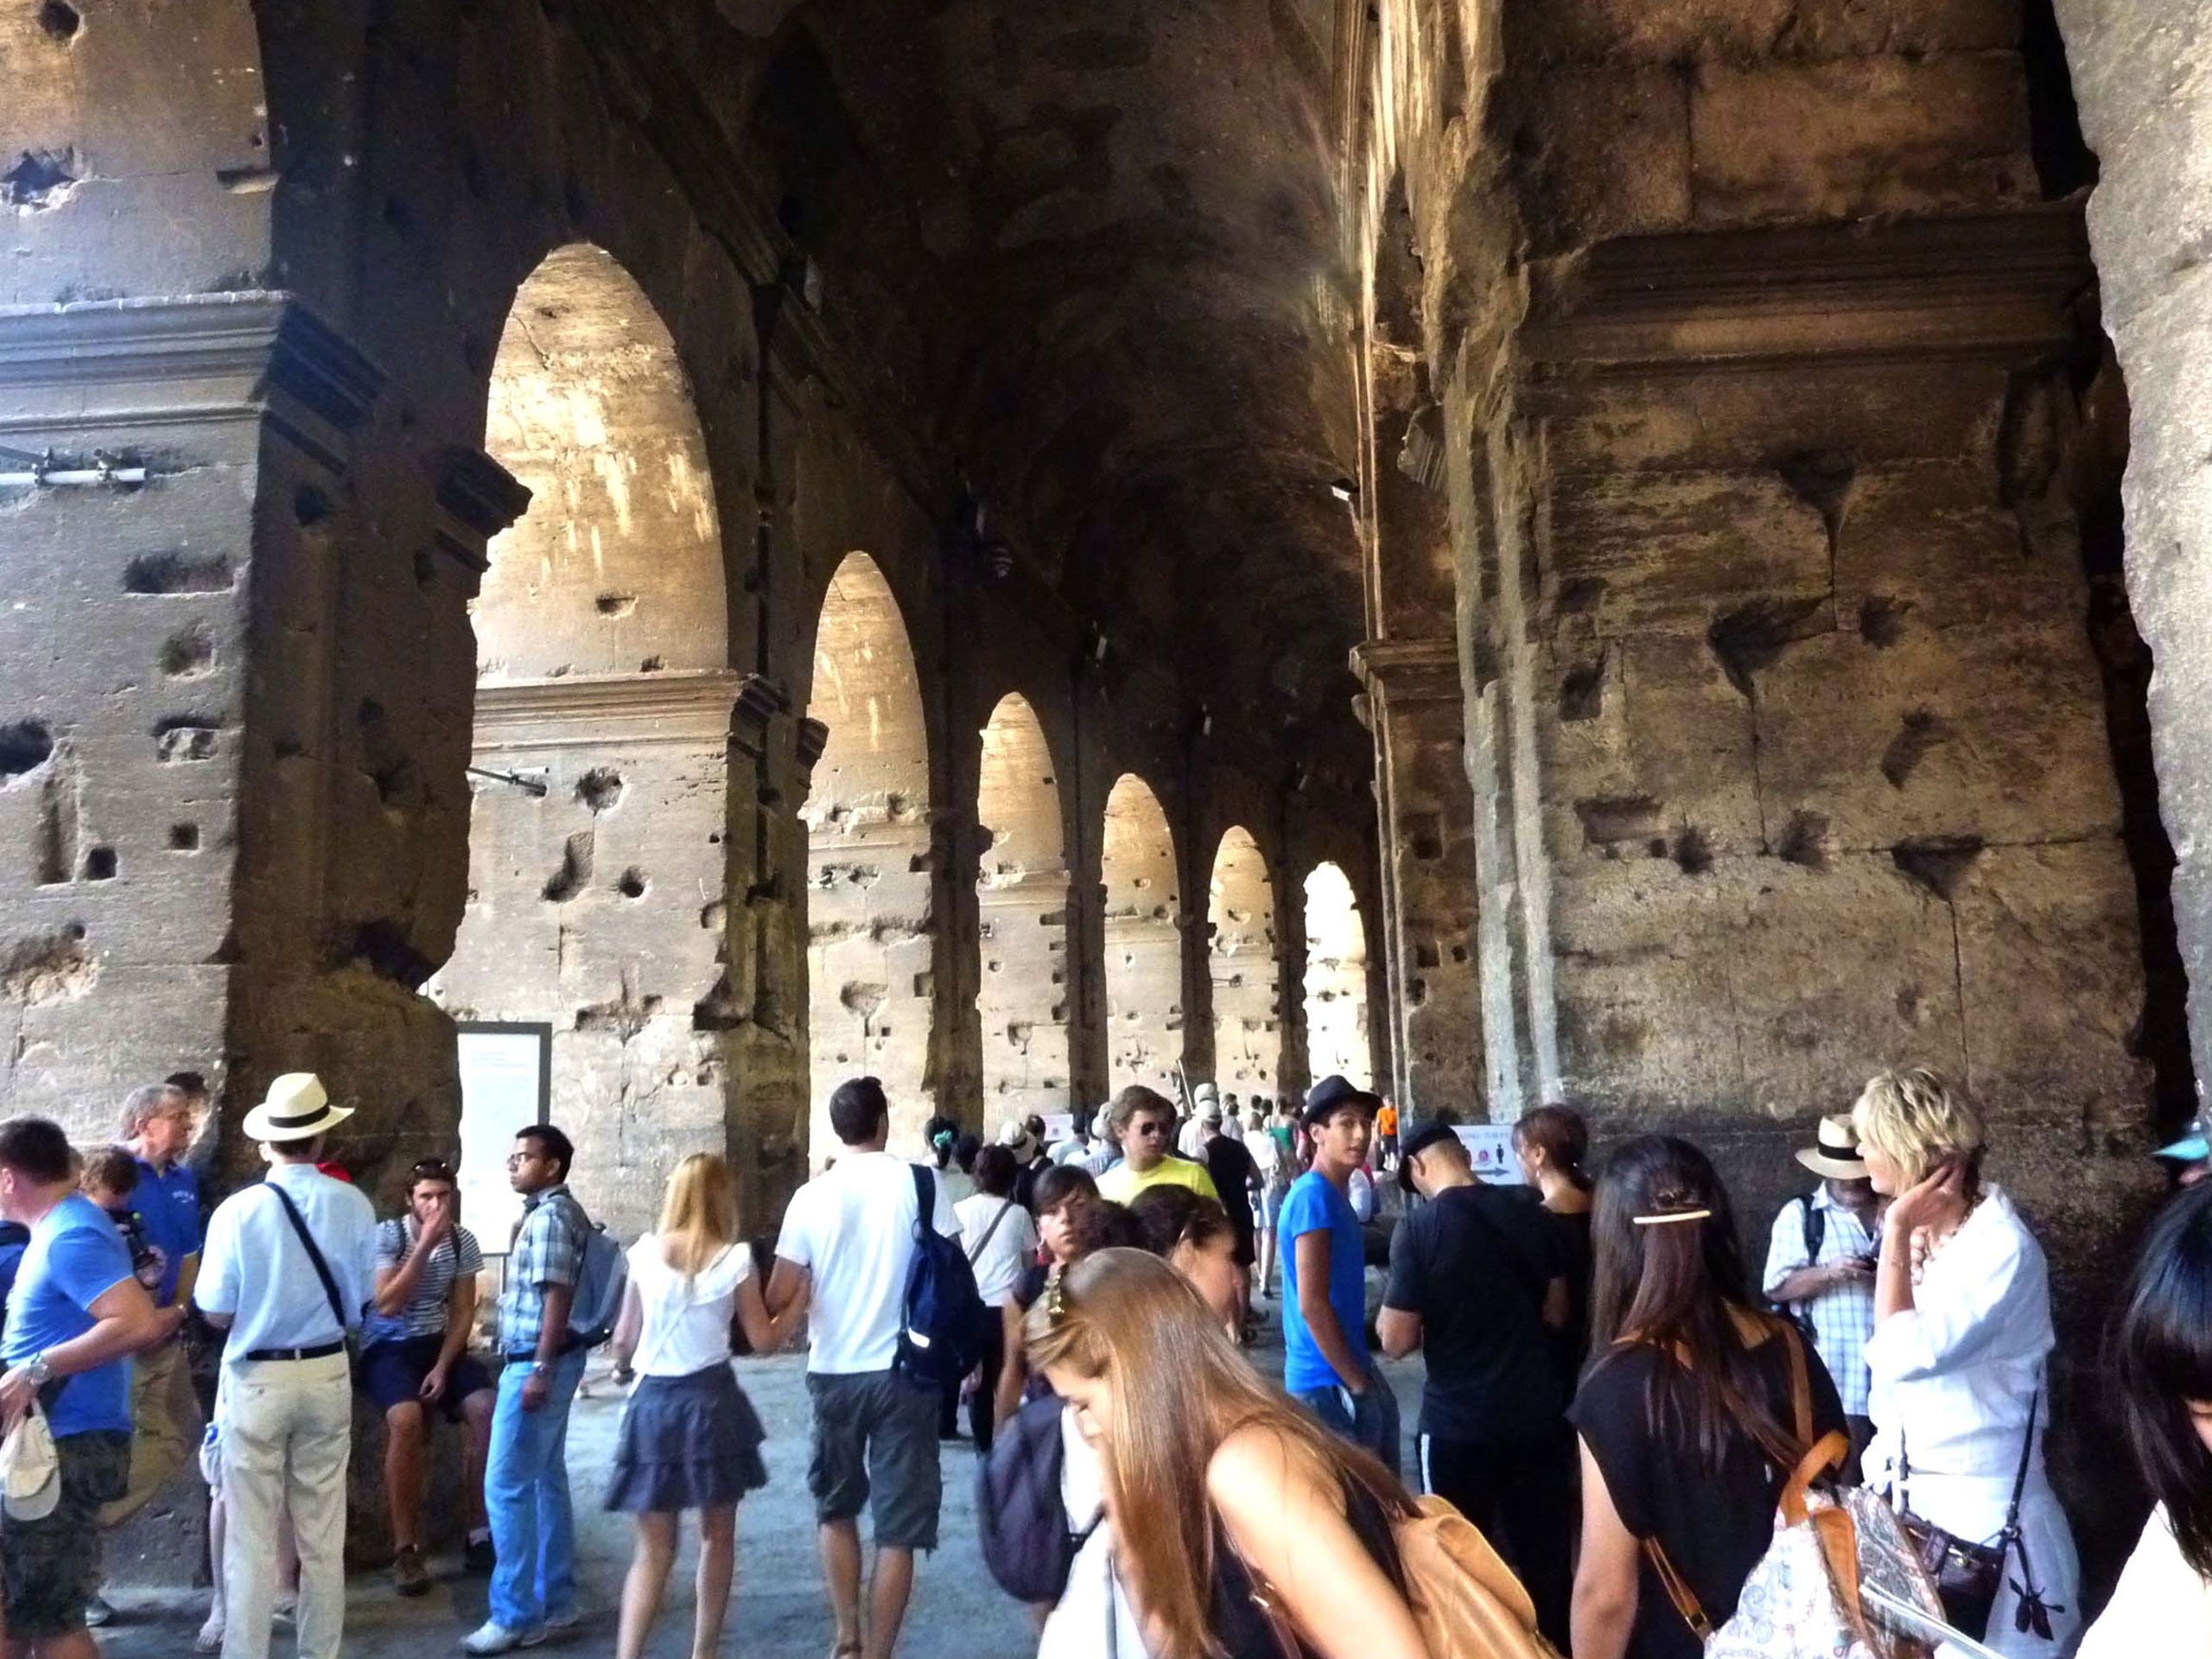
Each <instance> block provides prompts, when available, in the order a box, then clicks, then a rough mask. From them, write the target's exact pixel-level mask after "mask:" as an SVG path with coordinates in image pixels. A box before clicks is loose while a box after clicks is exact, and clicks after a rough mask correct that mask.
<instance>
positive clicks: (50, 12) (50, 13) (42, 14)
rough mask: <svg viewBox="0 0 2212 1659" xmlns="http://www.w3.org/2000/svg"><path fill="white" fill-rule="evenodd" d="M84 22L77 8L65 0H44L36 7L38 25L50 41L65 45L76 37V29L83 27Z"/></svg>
mask: <svg viewBox="0 0 2212 1659" xmlns="http://www.w3.org/2000/svg"><path fill="white" fill-rule="evenodd" d="M84 22H85V20H84V18H83V17H82V16H79V14H78V11H77V8H76V7H74V6H73V5H70V4H68V3H67V0H46V3H45V4H44V5H42V6H41V7H40V8H39V9H38V26H39V27H40V28H41V29H44V30H45V31H46V37H47V38H48V40H50V41H60V42H62V43H63V44H65V45H66V44H67V42H69V41H73V40H75V39H76V38H77V31H78V30H79V29H81V28H83V27H84Z"/></svg>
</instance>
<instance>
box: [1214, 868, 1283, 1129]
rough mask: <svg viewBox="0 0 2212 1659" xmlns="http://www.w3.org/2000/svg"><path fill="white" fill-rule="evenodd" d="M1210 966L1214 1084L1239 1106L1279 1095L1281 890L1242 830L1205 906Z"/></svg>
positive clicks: (1216, 876) (1219, 870) (1219, 872)
mask: <svg viewBox="0 0 2212 1659" xmlns="http://www.w3.org/2000/svg"><path fill="white" fill-rule="evenodd" d="M1206 934H1207V947H1206V962H1207V966H1208V969H1209V971H1210V972H1211V976H1212V979H1213V1080H1214V1081H1215V1082H1216V1083H1217V1084H1219V1085H1220V1087H1221V1091H1222V1093H1223V1094H1224V1095H1230V1094H1234V1095H1236V1096H1237V1099H1238V1101H1239V1102H1240V1103H1242V1102H1244V1101H1248V1100H1249V1099H1250V1098H1251V1097H1252V1096H1254V1095H1255V1094H1262V1095H1270V1096H1271V1095H1273V1094H1274V1092H1275V1085H1276V1077H1277V1072H1278V1069H1279V1067H1280V1066H1281V1061H1282V1036H1281V1031H1282V1027H1281V1018H1280V1014H1279V1010H1278V1007H1277V1003H1276V997H1277V995H1278V990H1279V987H1278V982H1277V969H1276V963H1275V895H1274V882H1273V880H1270V879H1269V877H1268V861H1267V858H1266V855H1263V854H1262V852H1261V851H1260V844H1259V842H1256V841H1255V840H1254V839H1253V837H1252V832H1251V831H1250V830H1249V829H1245V828H1243V826H1242V825H1241V824H1240V825H1235V826H1232V827H1231V828H1230V829H1229V831H1228V832H1227V833H1226V834H1224V836H1222V838H1221V846H1220V848H1219V849H1217V851H1216V852H1215V854H1214V859H1213V880H1212V881H1211V883H1210V884H1209V887H1208V892H1207V899H1206Z"/></svg>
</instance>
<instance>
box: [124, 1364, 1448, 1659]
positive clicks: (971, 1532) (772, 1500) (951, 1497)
mask: <svg viewBox="0 0 2212 1659" xmlns="http://www.w3.org/2000/svg"><path fill="white" fill-rule="evenodd" d="M1253 1357H1254V1360H1255V1363H1256V1364H1257V1365H1258V1366H1259V1368H1260V1369H1261V1370H1262V1372H1263V1373H1264V1374H1268V1375H1272V1376H1280V1375H1281V1350H1280V1348H1279V1347H1276V1346H1274V1344H1263V1345H1262V1346H1261V1347H1259V1348H1256V1349H1255V1350H1254V1354H1253ZM1391 1369H1392V1370H1393V1372H1394V1381H1395V1383H1396V1386H1397V1389H1398V1393H1399V1395H1400V1398H1401V1400H1402V1402H1403V1403H1404V1405H1405V1408H1406V1409H1405V1422H1406V1426H1407V1428H1408V1432H1409V1433H1410V1430H1411V1428H1412V1426H1413V1422H1414V1404H1415V1402H1416V1401H1417V1400H1418V1397H1419V1393H1420V1376H1421V1368H1420V1366H1419V1364H1418V1363H1408V1365H1405V1366H1402V1367H1393V1368H1391ZM738 1374H739V1377H740V1380H741V1382H742V1383H744V1385H745V1389H746V1391H747V1393H748V1394H749V1395H751V1396H752V1398H753V1404H754V1405H755V1406H756V1407H757V1408H759V1410H760V1416H761V1420H762V1421H764V1422H765V1423H766V1425H767V1429H768V1445H767V1448H766V1457H767V1461H768V1469H769V1477H770V1478H769V1484H768V1486H767V1488H766V1490H765V1491H761V1492H758V1493H755V1494H754V1495H753V1497H750V1498H748V1499H747V1501H746V1503H745V1505H744V1507H743V1508H742V1509H741V1510H739V1512H738V1546H737V1549H738V1555H737V1587H736V1591H735V1592H734V1595H733V1596H732V1598H731V1602H730V1614H729V1622H728V1627H727V1629H726V1630H725V1632H724V1635H723V1639H722V1646H721V1652H722V1653H723V1654H726V1655H736V1654H750V1655H759V1656H761V1659H821V1656H827V1655H828V1653H829V1646H830V1642H829V1636H830V1629H829V1611H828V1608H827V1606H826V1605H825V1603H824V1601H823V1594H822V1586H821V1574H820V1572H819V1569H818V1567H817V1563H816V1558H815V1541H814V1526H813V1513H812V1509H811V1506H810V1502H809V1500H808V1497H807V1495H806V1411H807V1406H806V1389H805V1383H804V1358H803V1357H800V1356H796V1355H791V1356H784V1357H779V1358H775V1359H771V1360H747V1361H743V1362H741V1363H740V1366H739V1372H738ZM585 1388H586V1390H587V1392H586V1395H585V1397H583V1398H582V1399H580V1400H578V1402H576V1407H575V1416H574V1418H573V1421H572V1423H571V1427H570V1430H569V1459H570V1462H569V1466H570V1467H571V1469H573V1470H575V1471H578V1473H577V1476H576V1481H575V1492H576V1535H577V1542H576V1555H577V1563H576V1564H577V1572H578V1575H579V1577H580V1579H581V1580H582V1587H583V1599H584V1605H585V1608H586V1610H587V1616H586V1618H585V1620H584V1623H583V1624H582V1627H581V1629H580V1630H578V1631H577V1632H576V1633H575V1635H573V1636H571V1637H569V1638H568V1639H567V1640H565V1641H563V1642H562V1643H557V1644H548V1645H547V1646H546V1647H545V1648H543V1649H537V1651H539V1652H543V1653H548V1654H553V1653H575V1654H589V1655H594V1656H596V1655H602V1654H607V1653H610V1652H612V1651H613V1644H614V1610H615V1607H616V1605H617V1603H618V1601H619V1600H620V1595H621V1584H622V1573H623V1571H624V1568H625V1567H626V1566H627V1564H628V1560H629V1551H630V1529H629V1524H628V1522H627V1521H626V1519H625V1518H624V1517H622V1516H612V1515H608V1514H607V1513H606V1512H605V1511H603V1510H601V1509H600V1507H599V1491H600V1486H601V1471H604V1470H605V1468H606V1467H607V1461H608V1459H609V1456H610V1454H611V1452H612V1450H613V1438H614V1427H615V1422H616V1418H617V1414H618V1413H619V1411H620V1405H621V1400H620V1393H619V1391H618V1390H617V1389H614V1388H613V1385H612V1384H611V1383H606V1382H605V1381H603V1380H602V1379H601V1378H599V1377H598V1376H597V1375H596V1374H594V1376H591V1377H588V1378H587V1380H586V1383H585ZM973 1469H974V1458H973V1455H972V1453H971V1452H969V1450H968V1449H967V1448H966V1447H965V1446H961V1445H948V1446H945V1447H944V1492H945V1502H944V1520H943V1522H942V1526H941V1529H940V1531H941V1536H942V1539H943V1544H942V1547H941V1548H939V1549H938V1552H937V1553H936V1554H935V1555H933V1556H931V1557H930V1558H929V1559H928V1560H925V1562H924V1563H923V1564H922V1567H921V1569H920V1572H919V1573H918V1584H917V1588H916V1591H915V1600H914V1611H913V1613H912V1617H911V1618H910V1619H909V1622H908V1624H907V1634H906V1640H905V1641H904V1642H903V1643H902V1644H901V1647H900V1653H901V1656H902V1659H1015V1656H1020V1655H1023V1654H1027V1653H1029V1652H1030V1651H1032V1650H1033V1645H1034V1637H1033V1635H1032V1633H1031V1630H1030V1628H1029V1623H1028V1620H1027V1618H1026V1617H1025V1616H1024V1615H1023V1613H1022V1611H1021V1610H1020V1608H1019V1607H1017V1606H1016V1605H1014V1603H1013V1602H1012V1601H1009V1600H1008V1599H1007V1598H1006V1597H1005V1596H1004V1595H1003V1594H1001V1592H999V1590H998V1588H997V1586H995V1585H994V1584H993V1583H992V1582H991V1581H990V1579H989V1577H988V1574H987V1573H985V1572H984V1571H983V1567H982V1561H981V1560H980V1558H979V1557H978V1555H977V1554H976V1522H975V1494H974V1482H973ZM692 1559H693V1558H692V1554H691V1552H690V1548H689V1540H687V1548H686V1549H685V1552H684V1554H683V1558H682V1559H681V1560H679V1561H678V1563H677V1571H676V1575H675V1577H674V1579H673V1580H671V1586H670V1595H669V1601H668V1605H667V1606H666V1608H665V1609H664V1611H663V1613H662V1617H661V1620H660V1623H659V1624H658V1626H657V1627H656V1629H655V1630H654V1633H653V1641H652V1644H651V1647H650V1649H649V1651H650V1653H651V1654H652V1656H653V1659H683V1656H688V1655H689V1654H690V1619H691V1586H690V1571H691V1562H692ZM434 1568H435V1571H436V1573H437V1574H438V1584H437V1586H436V1588H435V1589H434V1590H433V1591H432V1592H431V1593H430V1594H429V1595H427V1596H424V1597H423V1598H421V1599H418V1600H414V1601H403V1600H401V1599H399V1598H397V1597H396V1596H395V1595H393V1594H392V1592H391V1581H390V1580H389V1579H388V1578H386V1577H385V1575H384V1574H383V1573H357V1574H355V1575H354V1577H353V1580H352V1581H351V1582H350V1584H349V1586H348V1589H347V1597H346V1645H345V1654H346V1659H427V1656H429V1655H433V1654H440V1655H442V1654H445V1653H448V1652H453V1651H457V1650H458V1646H459V1643H460V1641H461V1637H464V1636H465V1635H467V1633H468V1632H469V1631H470V1630H474V1628H475V1627H476V1625H477V1624H479V1623H480V1621H481V1620H482V1619H483V1617H484V1580H482V1579H480V1578H471V1577H467V1576H464V1575H462V1574H461V1573H460V1572H459V1568H458V1563H456V1562H454V1561H450V1560H444V1561H439V1562H437V1563H435V1564H434ZM113 1599H114V1600H115V1602H116V1605H117V1608H118V1619H117V1622H116V1623H115V1624H111V1625H110V1626H109V1627H108V1628H107V1630H105V1631H104V1632H103V1633H102V1637H103V1640H102V1647H103V1649H104V1651H105V1653H106V1654H107V1655H108V1656H110V1659H181V1656H185V1655H188V1654H189V1653H190V1651H191V1645H192V1638H193V1636H194V1633H195V1632H196V1631H197V1630H198V1629H199V1627H200V1620H201V1619H202V1618H204V1617H206V1614H207V1594H206V1592H204V1591H202V1592H130V1591H122V1592H117V1593H116V1594H115V1595H114V1598H113ZM270 1651H271V1653H272V1654H273V1655H275V1656H277V1659H284V1656H288V1655H289V1654H290V1652H291V1651H292V1642H291V1637H290V1634H289V1627H286V1626H280V1627H279V1628H278V1631H277V1638H276V1640H275V1641H274V1642H273V1643H271V1647H270Z"/></svg>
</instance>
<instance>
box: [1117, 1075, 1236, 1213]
mask: <svg viewBox="0 0 2212 1659" xmlns="http://www.w3.org/2000/svg"><path fill="white" fill-rule="evenodd" d="M1114 1128H1115V1132H1116V1134H1118V1135H1120V1136H1121V1137H1122V1161H1121V1162H1120V1163H1118V1164H1116V1165H1115V1166H1114V1167H1113V1168H1111V1169H1109V1170H1108V1171H1107V1172H1106V1173H1104V1174H1103V1175H1101V1176H1100V1177H1099V1178H1098V1192H1099V1195H1100V1196H1101V1197H1102V1198H1111V1199H1113V1200H1114V1202H1115V1203H1116V1204H1127V1203H1128V1201H1129V1200H1130V1199H1132V1198H1135V1197H1136V1195H1137V1194H1138V1193H1140V1192H1143V1191H1144V1190H1145V1188H1147V1187H1148V1186H1187V1187H1189V1188H1190V1189H1191V1191H1192V1192H1197V1193H1199V1194H1202V1195H1203V1196H1205V1197H1206V1198H1213V1199H1216V1200H1218V1199H1219V1198H1220V1197H1221V1194H1219V1193H1218V1192H1215V1191H1214V1187H1213V1177H1212V1176H1211V1175H1209V1174H1207V1173H1206V1170H1205V1165H1204V1164H1194V1163H1192V1161H1191V1160H1189V1159H1187V1158H1178V1157H1176V1156H1175V1155H1174V1154H1173V1153H1171V1152H1169V1151H1168V1150H1167V1148H1168V1147H1170V1146H1172V1145H1173V1143H1174V1138H1175V1109H1174V1108H1173V1106H1171V1105H1169V1104H1168V1103H1167V1102H1166V1101H1165V1100H1164V1099H1162V1098H1161V1097H1160V1096H1159V1095H1157V1094H1154V1092H1153V1091H1152V1090H1149V1089H1147V1088H1146V1087H1145V1086H1144V1085H1143V1084H1141V1083H1133V1084H1130V1085H1129V1086H1128V1088H1126V1089H1124V1090H1122V1092H1121V1093H1120V1094H1118V1095H1116V1096H1115V1097H1114Z"/></svg>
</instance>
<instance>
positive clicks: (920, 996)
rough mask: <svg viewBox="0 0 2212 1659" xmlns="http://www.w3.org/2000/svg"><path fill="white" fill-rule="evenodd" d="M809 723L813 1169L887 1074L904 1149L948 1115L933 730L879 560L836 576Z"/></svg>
mask: <svg viewBox="0 0 2212 1659" xmlns="http://www.w3.org/2000/svg"><path fill="white" fill-rule="evenodd" d="M807 714H808V715H809V716H810V718H812V719H815V720H818V721H822V722H823V725H825V726H826V727H828V728H829V738H828V741H827V743H826V744H825V745H824V747H823V751H822V758H821V759H820V760H817V762H816V763H815V766H814V777H813V785H812V787H811V788H810V790H809V791H808V794H807V798H806V804H805V806H804V808H802V809H801V810H800V814H799V816H800V817H801V818H802V819H804V822H805V823H806V831H807V856H806V873H807V950H806V966H807V982H808V1001H807V1007H808V1023H807V1033H808V1036H807V1060H808V1067H809V1072H810V1079H811V1082H810V1096H811V1098H812V1100H813V1103H814V1107H813V1118H812V1130H811V1136H812V1154H813V1161H814V1163H815V1165H816V1166H817V1167H819V1166H820V1165H821V1163H822V1162H823V1160H824V1159H825V1158H827V1157H829V1156H830V1155H833V1154H834V1153H835V1150H836V1136H835V1135H832V1134H831V1133H830V1129H829V1096H830V1093H831V1091H832V1090H835V1089H836V1086H837V1084H839V1083H841V1082H842V1081H843V1080H844V1079H845V1078H847V1077H855V1076H858V1075H861V1074H863V1073H865V1074H868V1075H871V1076H874V1077H880V1078H881V1079H882V1080H883V1086H884V1090H885V1092H886V1093H887V1094H888V1095H889V1096H890V1097H891V1110H892V1121H891V1128H892V1135H893V1139H894V1141H898V1142H899V1144H901V1145H902V1146H905V1147H906V1148H907V1149H908V1150H912V1151H918V1150H919V1149H920V1146H921V1129H922V1125H923V1124H924V1123H925V1122H927V1121H928V1119H929V1118H930V1116H931V1115H932V1114H934V1113H935V1112H936V1110H937V1101H936V1094H937V1087H936V1079H935V1077H933V1076H931V1074H930V1068H929V1053H930V1029H931V1020H932V1018H933V1016H934V1014H935V1008H934V986H933V983H932V978H931V950H932V944H931V927H932V926H933V925H934V921H935V918H934V916H933V913H932V909H931V868H932V860H931V839H930V837H931V830H930V757H929V733H928V728H927V727H926V725H925V722H924V718H923V712H922V688H921V677H920V674H919V672H918V670H917V668H916V666H915V663H914V652H913V647H912V644H911V643H910V641H909V639H908V635H907V632H906V620H905V618H904V616H903V615H902V614H901V613H900V612H899V601H898V598H897V596H896V595H894V594H893V593H892V591H891V584H890V583H889V582H887V580H886V579H885V577H884V575H883V570H882V568H881V567H880V566H879V565H878V564H877V563H876V562H875V561H874V559H872V558H870V557H869V556H868V555H867V554H866V553H861V552H855V553H849V554H847V555H846V556H845V559H844V562H843V563H842V564H840V565H839V566H838V567H837V569H836V574H835V575H832V576H831V577H830V579H829V589H828V591H827V592H826V593H825V594H824V595H823V601H822V617H821V622H820V625H819V626H818V627H817V631H816V635H815V642H814V686H813V692H812V695H811V696H810V698H809V700H808V702H807Z"/></svg>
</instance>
